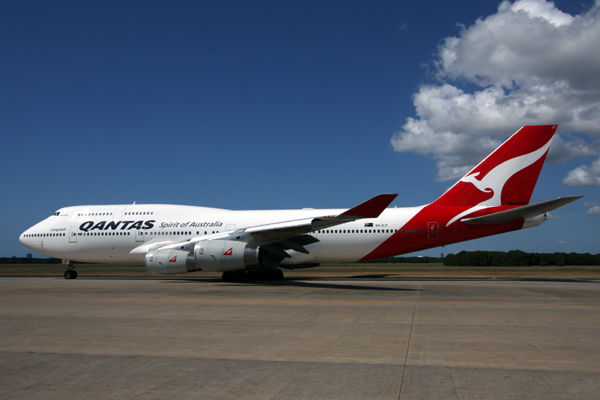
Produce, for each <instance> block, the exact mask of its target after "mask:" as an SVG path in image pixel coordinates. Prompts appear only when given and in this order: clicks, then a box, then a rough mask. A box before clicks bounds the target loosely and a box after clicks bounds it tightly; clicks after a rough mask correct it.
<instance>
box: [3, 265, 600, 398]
mask: <svg viewBox="0 0 600 400" xmlns="http://www.w3.org/2000/svg"><path fill="white" fill-rule="evenodd" d="M0 371H1V373H0V398H1V399H58V398H60V399H106V398H117V399H138V398H139V399H165V398H174V399H198V398H200V399H306V398H310V399H598V396H599V395H598V394H599V393H600V282H598V281H570V280H528V281H503V280H403V279H339V278H312V279H303V280H291V279H285V280H283V281H280V282H265V283H256V282H255V283H224V282H222V281H220V280H219V279H214V278H191V279H181V278H176V279H168V278H165V279H162V278H161V279H147V278H133V279H123V278H121V279H117V278H95V279H93V278H86V277H83V276H80V277H79V278H78V279H76V280H65V279H63V278H31V277H27V278H15V277H9V278H0Z"/></svg>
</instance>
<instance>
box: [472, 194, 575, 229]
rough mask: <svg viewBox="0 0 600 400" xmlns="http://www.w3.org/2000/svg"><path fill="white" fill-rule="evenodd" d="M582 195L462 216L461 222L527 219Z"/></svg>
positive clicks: (490, 222) (498, 222) (476, 222)
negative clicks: (490, 212) (470, 216)
mask: <svg viewBox="0 0 600 400" xmlns="http://www.w3.org/2000/svg"><path fill="white" fill-rule="evenodd" d="M582 197H583V196H570V197H559V198H557V199H553V200H546V201H542V202H541V203H536V204H529V205H526V206H523V207H517V208H513V209H510V210H506V211H500V212H497V213H493V214H489V215H484V216H482V217H475V218H464V219H461V222H462V223H465V224H467V225H479V224H503V223H506V222H511V221H515V220H517V219H519V218H523V219H527V218H532V217H536V216H538V215H541V214H543V213H546V212H548V211H552V210H555V209H557V208H558V207H562V206H564V205H566V204H569V203H571V202H573V201H575V200H578V199H580V198H582Z"/></svg>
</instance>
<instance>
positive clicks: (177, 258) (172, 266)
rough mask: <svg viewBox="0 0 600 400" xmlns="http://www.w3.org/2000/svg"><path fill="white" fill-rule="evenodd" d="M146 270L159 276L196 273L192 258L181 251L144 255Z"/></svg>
mask: <svg viewBox="0 0 600 400" xmlns="http://www.w3.org/2000/svg"><path fill="white" fill-rule="evenodd" d="M145 264H146V269H147V270H148V272H151V273H153V274H160V275H175V274H183V273H186V272H193V271H198V270H199V269H200V268H198V266H197V265H196V261H195V260H194V257H193V256H192V255H191V254H189V253H188V252H187V251H182V250H151V251H149V252H148V253H146V259H145Z"/></svg>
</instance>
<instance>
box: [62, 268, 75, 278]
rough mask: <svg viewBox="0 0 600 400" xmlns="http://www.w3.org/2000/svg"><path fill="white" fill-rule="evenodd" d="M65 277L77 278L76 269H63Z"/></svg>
mask: <svg viewBox="0 0 600 400" xmlns="http://www.w3.org/2000/svg"><path fill="white" fill-rule="evenodd" d="M64 276H65V279H75V278H77V271H73V270H68V271H65V274H64Z"/></svg>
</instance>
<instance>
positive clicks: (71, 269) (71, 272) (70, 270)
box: [63, 260, 77, 279]
mask: <svg viewBox="0 0 600 400" xmlns="http://www.w3.org/2000/svg"><path fill="white" fill-rule="evenodd" d="M63 264H66V265H67V270H66V271H65V274H64V276H65V279H76V278H77V271H75V266H74V265H73V262H72V261H70V260H63Z"/></svg>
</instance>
